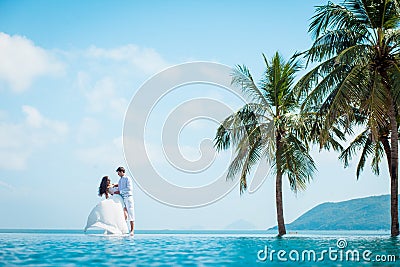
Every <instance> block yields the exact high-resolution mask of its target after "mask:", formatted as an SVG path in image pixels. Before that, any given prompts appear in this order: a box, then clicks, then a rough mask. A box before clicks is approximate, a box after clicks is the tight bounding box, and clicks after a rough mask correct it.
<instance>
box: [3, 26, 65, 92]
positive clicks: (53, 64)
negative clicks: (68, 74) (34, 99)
mask: <svg viewBox="0 0 400 267" xmlns="http://www.w3.org/2000/svg"><path fill="white" fill-rule="evenodd" d="M0 58H1V60H0V80H4V81H5V82H6V83H8V84H9V85H10V87H11V89H12V90H13V91H15V92H22V91H24V90H26V89H27V88H29V86H30V85H31V83H32V82H33V80H34V79H35V78H37V77H39V76H43V75H56V74H60V73H62V72H63V69H64V67H63V65H62V64H61V63H60V62H58V61H57V60H56V59H55V58H53V57H52V55H51V54H50V53H49V52H48V51H46V50H45V49H43V48H41V47H38V46H35V44H34V43H33V42H32V41H31V40H29V39H27V38H25V37H22V36H18V35H14V36H10V35H8V34H6V33H2V32H0Z"/></svg>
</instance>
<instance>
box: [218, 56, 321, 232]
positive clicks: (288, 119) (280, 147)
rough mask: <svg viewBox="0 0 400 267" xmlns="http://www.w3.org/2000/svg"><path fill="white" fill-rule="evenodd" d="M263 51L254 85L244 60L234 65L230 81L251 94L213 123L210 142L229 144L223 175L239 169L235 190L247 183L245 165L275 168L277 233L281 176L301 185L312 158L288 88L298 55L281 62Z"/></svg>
mask: <svg viewBox="0 0 400 267" xmlns="http://www.w3.org/2000/svg"><path fill="white" fill-rule="evenodd" d="M263 57H264V62H265V65H266V70H265V72H264V74H263V77H262V79H261V81H260V82H259V84H258V85H256V83H255V82H254V80H253V77H252V75H251V74H250V71H249V69H248V68H247V67H246V66H237V67H236V68H235V69H234V72H233V79H232V84H234V85H238V86H240V87H241V89H242V92H243V93H244V94H246V95H249V96H250V97H251V98H252V101H253V102H252V103H249V104H246V105H244V106H243V107H242V108H241V109H240V110H238V111H237V112H236V113H234V114H232V115H230V116H228V117H227V118H226V119H225V120H224V122H223V123H221V125H220V126H219V128H218V130H217V133H216V137H215V147H216V149H217V150H218V151H220V150H223V149H228V148H229V147H230V146H231V145H232V146H234V147H235V152H236V156H235V158H234V159H233V161H232V162H231V164H230V166H229V170H228V174H227V178H234V177H235V175H236V174H238V173H239V172H240V193H243V192H244V191H245V190H246V188H247V176H248V174H249V173H250V171H251V168H252V167H253V166H254V165H255V164H257V163H258V162H259V161H261V160H266V161H267V162H269V163H270V164H271V166H272V169H273V170H274V173H275V179H276V180H275V184H276V185H275V191H276V211H277V221H278V235H279V236H282V235H284V234H286V229H285V222H284V216H283V200H282V178H283V177H284V176H286V177H287V178H288V180H289V184H290V188H291V189H292V190H293V191H294V192H297V191H298V190H304V189H305V187H306V183H307V182H309V181H310V180H311V179H312V175H313V172H314V171H315V164H314V161H313V159H312V158H311V156H310V155H309V154H308V151H309V147H308V144H307V142H306V141H302V139H303V138H304V137H305V133H306V132H307V130H306V125H307V124H306V123H304V119H303V118H301V117H300V116H299V115H298V114H294V113H293V112H295V111H296V110H298V107H299V106H298V103H297V101H296V98H295V95H294V94H293V80H294V75H295V73H296V72H297V71H298V70H299V69H300V64H299V62H298V61H295V60H290V61H288V62H285V61H284V60H283V59H282V58H281V56H280V55H279V54H278V53H276V54H275V56H274V57H273V58H272V60H271V61H268V60H267V59H266V57H265V56H264V55H263Z"/></svg>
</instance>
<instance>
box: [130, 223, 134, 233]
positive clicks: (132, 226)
mask: <svg viewBox="0 0 400 267" xmlns="http://www.w3.org/2000/svg"><path fill="white" fill-rule="evenodd" d="M130 223H131V232H130V233H131V235H133V229H134V222H133V221H130Z"/></svg>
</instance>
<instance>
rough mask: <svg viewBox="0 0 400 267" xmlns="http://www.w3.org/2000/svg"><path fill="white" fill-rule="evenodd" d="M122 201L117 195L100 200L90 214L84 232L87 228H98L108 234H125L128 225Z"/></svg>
mask: <svg viewBox="0 0 400 267" xmlns="http://www.w3.org/2000/svg"><path fill="white" fill-rule="evenodd" d="M123 209H124V200H123V199H122V197H121V196H120V195H118V194H114V195H111V196H110V197H109V198H107V199H104V200H102V201H101V202H100V203H99V204H97V205H96V207H94V208H93V210H92V211H91V212H90V214H89V216H88V219H87V223H86V227H85V232H86V231H87V230H88V229H89V228H100V229H103V230H105V233H109V234H117V235H122V234H127V233H129V231H128V225H127V223H126V221H125V216H124V210H123Z"/></svg>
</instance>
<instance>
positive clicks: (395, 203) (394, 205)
mask: <svg viewBox="0 0 400 267" xmlns="http://www.w3.org/2000/svg"><path fill="white" fill-rule="evenodd" d="M395 114H396V113H395V110H394V106H393V102H392V103H391V105H390V107H389V118H390V125H391V137H390V149H391V151H390V152H391V153H390V161H391V163H390V178H391V179H390V181H391V182H390V215H391V227H390V229H391V235H392V236H398V235H399V198H398V195H399V177H398V175H399V171H398V164H399V159H398V157H399V155H398V153H399V151H398V139H399V136H398V132H397V121H396V115H395Z"/></svg>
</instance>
